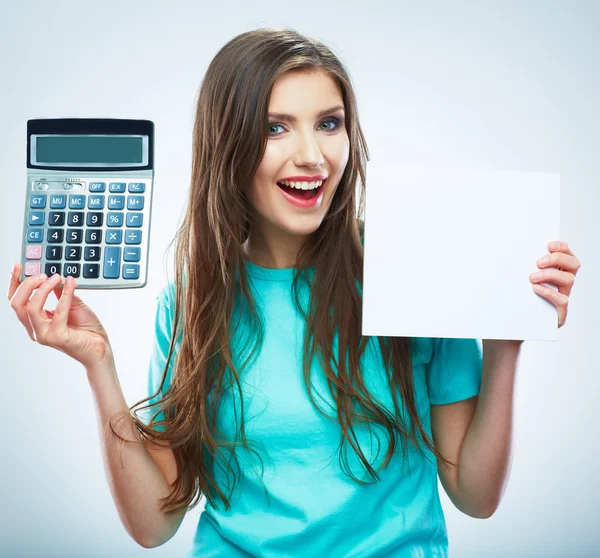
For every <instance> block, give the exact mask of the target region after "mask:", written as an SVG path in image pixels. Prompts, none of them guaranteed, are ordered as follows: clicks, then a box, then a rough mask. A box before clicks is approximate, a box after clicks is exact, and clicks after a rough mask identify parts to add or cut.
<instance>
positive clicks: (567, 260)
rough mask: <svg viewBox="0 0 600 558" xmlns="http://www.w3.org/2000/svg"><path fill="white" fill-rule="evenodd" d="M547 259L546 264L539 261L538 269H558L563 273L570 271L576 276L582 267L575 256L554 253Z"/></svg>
mask: <svg viewBox="0 0 600 558" xmlns="http://www.w3.org/2000/svg"><path fill="white" fill-rule="evenodd" d="M547 257H548V261H547V262H546V263H540V262H539V260H538V267H556V268H557V269H559V270H561V271H563V270H564V271H568V272H569V273H572V274H573V275H576V274H577V271H578V270H579V268H580V267H581V264H580V263H579V260H578V259H577V258H576V257H575V256H569V255H568V254H564V253H563V252H553V253H552V254H549V255H548V256H547Z"/></svg>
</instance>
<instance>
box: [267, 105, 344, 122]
mask: <svg viewBox="0 0 600 558" xmlns="http://www.w3.org/2000/svg"><path fill="white" fill-rule="evenodd" d="M340 109H341V110H344V107H343V106H341V105H336V106H335V107H331V108H328V109H327V110H322V111H321V112H320V113H319V114H317V118H321V116H325V115H326V114H329V113H331V112H335V111H336V110H340ZM269 116H270V117H271V118H281V119H282V120H289V121H290V122H296V121H297V120H298V119H297V118H296V117H295V116H293V115H292V114H285V113H283V112H270V113H269Z"/></svg>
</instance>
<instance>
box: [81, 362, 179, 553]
mask: <svg viewBox="0 0 600 558" xmlns="http://www.w3.org/2000/svg"><path fill="white" fill-rule="evenodd" d="M86 370H87V377H88V380H89V383H90V387H91V389H92V393H93V395H94V401H95V403H96V414H97V417H98V430H99V435H100V446H101V450H102V458H103V462H104V469H105V472H106V478H107V480H108V484H109V486H110V490H111V493H112V497H113V500H114V502H115V505H116V507H117V511H118V512H119V517H120V518H121V522H122V523H123V526H124V527H125V529H126V530H127V532H128V533H129V534H130V536H131V537H132V538H133V539H134V540H135V541H136V542H137V543H138V544H140V545H141V546H143V547H145V548H152V547H155V546H159V545H161V544H163V543H165V542H166V541H168V540H169V539H170V538H171V537H172V536H173V535H174V534H175V533H176V532H177V529H178V528H179V525H180V524H181V522H182V520H183V517H184V515H185V510H183V511H182V512H180V513H179V514H176V515H170V516H169V515H166V514H165V513H163V512H160V511H159V510H158V504H159V499H160V498H162V497H165V496H167V495H168V494H169V493H170V491H171V490H170V483H172V482H173V481H174V479H175V477H176V474H177V464H176V462H175V458H174V456H173V452H172V451H171V450H170V449H165V448H158V447H156V446H155V447H154V448H152V447H150V448H149V449H146V448H145V447H144V445H142V444H138V443H124V442H123V443H122V442H120V441H119V440H118V438H117V437H116V436H115V435H114V434H113V433H112V431H111V430H110V428H108V429H107V424H108V419H109V418H110V417H112V416H113V415H114V414H115V413H120V412H124V416H125V419H122V418H119V420H114V421H113V426H114V427H115V430H116V431H117V432H119V434H120V435H121V436H123V437H124V438H125V439H129V440H131V439H135V440H139V439H140V437H139V433H138V432H137V429H136V428H135V426H134V424H133V420H132V419H131V417H130V415H129V407H128V406H127V403H126V401H125V397H124V396H123V391H122V389H121V385H120V383H119V379H118V376H117V372H116V369H115V365H114V362H113V361H112V360H110V361H104V362H103V364H102V365H98V366H96V367H94V368H87V369H86Z"/></svg>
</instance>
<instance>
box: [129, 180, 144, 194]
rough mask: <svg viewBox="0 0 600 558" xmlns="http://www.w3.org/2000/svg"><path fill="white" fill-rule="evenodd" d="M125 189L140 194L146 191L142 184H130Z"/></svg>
mask: <svg viewBox="0 0 600 558" xmlns="http://www.w3.org/2000/svg"><path fill="white" fill-rule="evenodd" d="M127 189H128V190H129V191H130V192H135V193H138V194H141V193H142V192H145V191H146V185H145V184H144V183H143V182H130V183H129V184H128V185H127Z"/></svg>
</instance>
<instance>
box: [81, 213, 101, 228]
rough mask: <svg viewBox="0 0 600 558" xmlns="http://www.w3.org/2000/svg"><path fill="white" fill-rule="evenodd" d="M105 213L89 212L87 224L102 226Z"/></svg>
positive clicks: (86, 219) (89, 225)
mask: <svg viewBox="0 0 600 558" xmlns="http://www.w3.org/2000/svg"><path fill="white" fill-rule="evenodd" d="M103 217H104V214H103V213H88V214H87V217H86V218H85V224H86V225H87V226H88V227H101V226H102V221H103V220H104V219H103Z"/></svg>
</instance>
